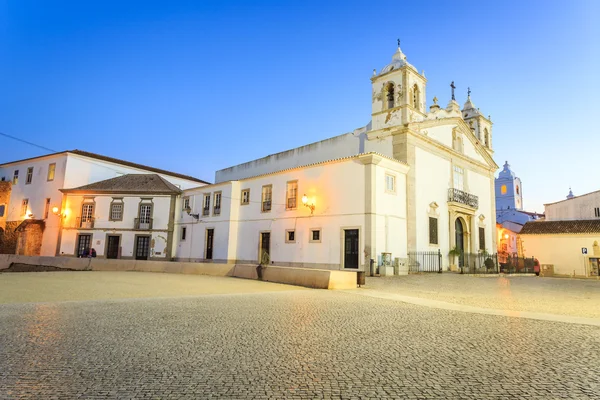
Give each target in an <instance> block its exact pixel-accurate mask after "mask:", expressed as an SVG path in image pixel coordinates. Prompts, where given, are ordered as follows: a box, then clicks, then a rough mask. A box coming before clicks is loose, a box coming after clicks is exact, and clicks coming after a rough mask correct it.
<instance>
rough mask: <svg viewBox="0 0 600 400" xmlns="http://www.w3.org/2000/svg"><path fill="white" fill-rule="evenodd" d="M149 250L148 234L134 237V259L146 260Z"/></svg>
mask: <svg viewBox="0 0 600 400" xmlns="http://www.w3.org/2000/svg"><path fill="white" fill-rule="evenodd" d="M149 251H150V236H137V237H136V239H135V259H136V260H147V259H148V254H149Z"/></svg>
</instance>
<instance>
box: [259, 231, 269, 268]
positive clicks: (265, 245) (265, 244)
mask: <svg viewBox="0 0 600 400" xmlns="http://www.w3.org/2000/svg"><path fill="white" fill-rule="evenodd" d="M259 253H260V254H259V259H258V262H259V263H260V264H269V263H270V262H271V232H261V233H260V251H259Z"/></svg>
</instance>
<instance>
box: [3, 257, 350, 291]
mask: <svg viewBox="0 0 600 400" xmlns="http://www.w3.org/2000/svg"><path fill="white" fill-rule="evenodd" d="M12 263H18V264H27V265H42V266H47V267H56V268H65V269H70V270H77V271H139V272H164V273H170V274H190V275H211V276H231V277H236V278H245V279H256V280H262V281H266V282H274V283H284V284H288V285H296V286H304V287H309V288H315V289H354V288H356V272H353V271H332V270H321V269H314V268H293V267H279V266H272V265H269V266H262V267H258V266H257V265H252V264H236V265H232V264H217V263H192V262H171V261H142V260H112V259H111V260H107V259H103V258H74V257H43V256H39V257H37V256H34V257H31V256H17V255H13V254H0V272H2V270H3V269H7V268H9V267H10V265H11V264H12Z"/></svg>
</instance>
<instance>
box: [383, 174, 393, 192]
mask: <svg viewBox="0 0 600 400" xmlns="http://www.w3.org/2000/svg"><path fill="white" fill-rule="evenodd" d="M385 191H386V192H389V193H396V177H395V176H394V175H392V174H385Z"/></svg>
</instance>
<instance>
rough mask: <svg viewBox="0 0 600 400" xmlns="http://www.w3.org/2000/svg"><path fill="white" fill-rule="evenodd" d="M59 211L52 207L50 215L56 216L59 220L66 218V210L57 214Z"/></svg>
mask: <svg viewBox="0 0 600 400" xmlns="http://www.w3.org/2000/svg"><path fill="white" fill-rule="evenodd" d="M59 211H60V209H59V208H58V207H52V214H54V215H56V216H57V217H59V218H65V217H66V216H67V210H65V211H64V212H62V213H61V212H59Z"/></svg>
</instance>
